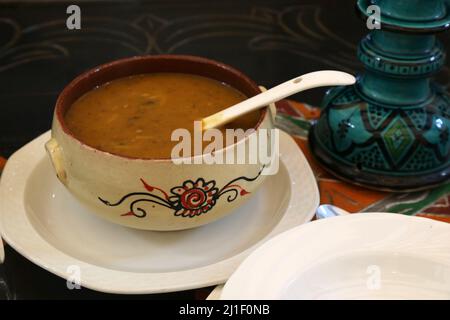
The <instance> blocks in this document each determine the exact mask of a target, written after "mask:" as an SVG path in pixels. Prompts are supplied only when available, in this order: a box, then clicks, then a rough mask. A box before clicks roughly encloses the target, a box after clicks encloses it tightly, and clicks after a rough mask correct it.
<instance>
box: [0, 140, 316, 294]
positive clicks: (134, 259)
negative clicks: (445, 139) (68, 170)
mask: <svg viewBox="0 0 450 320" xmlns="http://www.w3.org/2000/svg"><path fill="white" fill-rule="evenodd" d="M49 137H50V134H49V132H47V133H45V134H43V135H42V136H40V137H38V138H37V139H35V140H33V141H32V142H30V143H29V144H27V145H26V146H24V147H23V148H22V149H20V150H19V151H17V152H16V153H15V154H14V155H13V156H11V158H10V159H9V160H8V162H7V164H6V167H5V169H4V171H3V175H2V180H1V184H0V201H1V204H2V207H1V216H0V219H1V220H0V221H1V224H2V225H3V238H4V239H5V240H6V241H7V242H8V243H9V244H10V245H11V246H12V247H13V248H15V249H16V250H17V251H18V252H20V253H21V254H22V255H24V256H25V257H26V258H28V259H29V260H31V261H32V262H34V263H36V264H37V265H39V266H41V267H43V268H44V269H47V270H48V271H50V272H52V273H54V274H56V275H58V276H61V277H63V278H67V277H69V276H73V275H74V272H76V270H77V269H76V268H78V267H79V268H80V271H81V274H80V275H81V282H82V286H85V287H87V288H91V289H94V290H99V291H105V292H114V293H157V292H169V291H177V290H184V289H191V288H198V287H204V286H210V285H214V284H219V283H223V282H225V280H227V279H228V277H229V276H230V275H231V274H232V272H233V271H234V270H235V269H236V267H237V266H238V265H239V264H240V263H241V262H242V260H243V259H244V258H245V257H246V256H247V255H248V254H249V253H250V252H251V251H252V250H254V249H255V248H256V247H257V246H259V245H260V244H261V243H263V242H264V241H266V240H267V239H269V238H271V237H273V236H274V235H276V234H278V233H280V232H282V231H285V230H287V229H289V228H292V227H294V226H297V225H300V224H302V223H305V222H307V221H309V220H310V219H311V218H312V216H313V215H314V210H315V209H316V207H317V206H318V204H319V193H318V189H317V185H316V181H315V179H314V175H313V173H312V171H311V168H310V167H309V165H308V163H307V161H306V159H305V157H304V156H303V154H302V153H301V151H300V149H299V147H298V146H297V145H296V143H295V141H293V139H292V138H291V137H290V136H289V135H287V134H286V133H283V132H281V133H280V140H281V141H280V152H281V154H282V155H281V162H280V171H279V172H278V174H277V175H275V176H270V177H268V178H267V181H266V182H265V183H264V185H263V186H262V187H261V189H259V190H258V192H257V193H256V194H255V195H254V196H253V197H252V198H251V199H250V200H249V201H248V202H247V203H245V205H244V206H242V207H241V208H239V209H238V210H236V212H234V213H233V214H231V215H230V216H227V217H225V218H224V219H221V220H219V221H216V222H214V223H212V224H208V225H206V226H203V227H200V228H197V229H191V230H185V231H177V232H151V231H142V230H134V229H130V228H126V227H122V226H119V225H115V224H112V223H110V222H107V221H104V220H101V219H100V218H97V217H96V216H94V215H92V214H91V213H89V212H87V211H86V209H85V208H84V207H82V206H81V205H80V204H79V203H78V202H77V201H76V200H75V198H74V197H72V196H71V194H69V192H67V191H66V189H65V188H64V187H63V186H62V185H61V184H60V183H59V181H58V180H57V179H56V178H55V175H54V174H53V170H52V169H51V164H50V161H49V160H48V159H47V156H46V154H45V151H44V143H45V142H46V141H47V140H48V139H49ZM105 169H106V168H105ZM6 258H7V257H6ZM71 266H76V267H71ZM74 270H75V271H74ZM75 275H76V273H75Z"/></svg>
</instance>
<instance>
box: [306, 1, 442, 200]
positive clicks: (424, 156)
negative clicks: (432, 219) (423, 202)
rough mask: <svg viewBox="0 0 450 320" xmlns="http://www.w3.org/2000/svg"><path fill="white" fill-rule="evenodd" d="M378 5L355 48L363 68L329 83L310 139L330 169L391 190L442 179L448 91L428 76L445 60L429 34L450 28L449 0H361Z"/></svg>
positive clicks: (363, 7)
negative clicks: (346, 81) (344, 81)
mask: <svg viewBox="0 0 450 320" xmlns="http://www.w3.org/2000/svg"><path fill="white" fill-rule="evenodd" d="M371 5H377V6H378V7H379V9H380V13H381V18H380V27H381V28H380V29H374V30H373V31H371V32H370V33H369V34H368V35H367V36H366V37H365V38H364V39H363V40H362V41H361V42H360V45H359V48H358V58H359V60H360V61H361V62H362V63H363V64H364V66H365V68H366V71H365V73H364V74H361V75H359V76H358V80H357V83H356V84H355V85H354V86H352V87H336V88H333V89H331V90H330V91H329V92H328V93H327V94H326V96H325V98H324V101H323V110H322V114H321V117H320V119H319V120H318V122H317V123H316V124H315V125H314V127H313V129H312V130H311V133H310V136H309V140H310V146H311V149H312V152H313V154H314V155H315V156H316V158H317V160H318V161H319V162H320V163H321V164H323V166H324V167H325V168H326V169H328V170H329V171H330V172H331V173H333V174H335V175H337V176H339V177H341V178H342V179H344V180H348V181H351V182H354V183H357V184H362V185H365V186H369V187H373V188H377V189H387V190H392V191H405V190H415V189H423V188H429V187H432V186H435V185H437V184H440V183H442V182H444V181H448V179H449V174H450V162H449V149H450V142H449V141H450V140H449V130H450V129H449V128H450V119H449V114H450V96H449V93H448V92H446V91H445V90H444V89H442V88H440V87H439V86H438V85H437V84H436V83H434V82H433V81H431V80H430V77H431V76H432V75H433V74H434V73H435V72H437V71H438V70H439V69H440V68H441V67H442V65H443V63H444V59H445V53H444V50H443V48H442V46H441V44H440V42H439V41H438V40H437V39H436V37H435V35H434V33H436V32H439V31H445V30H446V29H448V28H449V27H450V1H447V0H378V1H377V0H372V1H370V0H359V1H358V2H357V8H358V11H359V12H360V13H361V14H362V17H364V18H365V19H367V18H368V16H369V14H368V13H367V11H368V10H367V8H368V6H371Z"/></svg>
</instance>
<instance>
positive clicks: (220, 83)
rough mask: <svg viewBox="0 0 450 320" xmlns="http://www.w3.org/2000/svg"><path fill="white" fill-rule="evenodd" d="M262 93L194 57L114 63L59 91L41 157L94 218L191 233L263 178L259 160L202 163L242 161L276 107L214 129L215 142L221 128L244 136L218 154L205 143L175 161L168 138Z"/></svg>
mask: <svg viewBox="0 0 450 320" xmlns="http://www.w3.org/2000/svg"><path fill="white" fill-rule="evenodd" d="M260 92H261V90H260V89H259V88H258V86H257V85H256V84H255V83H254V82H253V81H252V80H250V79H249V78H248V77H247V76H245V75H244V74H242V73H241V72H239V71H237V70H235V69H233V68H231V67H229V66H227V65H224V64H222V63H219V62H216V61H212V60H208V59H204V58H200V57H192V56H177V55H160V56H139V57H133V58H128V59H123V60H118V61H114V62H111V63H108V64H105V65H102V66H99V67H97V68H94V69H92V70H89V71H87V72H86V73H84V74H82V75H80V76H79V77H77V78H76V79H75V80H73V81H72V82H71V83H70V84H69V85H68V86H67V87H66V88H65V89H64V90H63V91H62V93H61V94H60V96H59V97H58V100H57V102H56V107H55V112H54V119H53V124H52V138H51V139H50V141H48V142H47V144H46V149H47V152H48V154H49V156H50V159H51V161H52V164H53V167H54V169H55V171H56V174H57V177H58V178H59V180H60V181H61V182H62V183H63V184H64V185H65V186H66V188H67V189H68V190H69V191H70V192H71V193H72V194H73V195H74V196H75V197H76V198H77V199H79V200H80V202H81V203H83V204H84V205H86V206H88V207H89V209H90V211H91V212H93V213H95V214H97V215H99V216H101V217H102V218H105V219H107V220H109V221H111V222H114V223H117V224H121V225H124V226H127V227H132V228H138V229H146V230H161V231H169V230H182V229H189V228H194V227H198V226H201V225H204V224H207V223H209V222H212V221H215V220H217V219H219V218H221V217H223V216H225V215H227V214H229V213H230V212H232V211H233V209H235V208H237V207H239V206H240V205H242V203H243V202H244V201H246V200H248V199H249V198H250V197H251V195H252V194H253V193H254V192H255V191H256V190H257V188H258V187H259V186H260V185H261V183H262V182H263V180H264V178H265V176H264V174H262V170H263V168H264V165H263V163H262V162H261V161H259V159H258V161H255V162H249V161H244V162H242V163H241V162H238V163H236V162H234V163H229V164H225V163H220V162H217V161H215V162H214V161H213V162H211V161H210V162H207V161H204V157H205V156H208V155H209V156H211V154H213V155H214V157H216V159H223V158H224V157H225V156H224V157H220V156H221V155H225V154H227V155H229V154H231V155H235V154H236V153H237V152H239V151H238V149H239V147H243V148H242V149H240V150H244V152H245V155H244V156H245V159H248V158H249V155H248V153H249V152H250V151H251V148H250V147H249V144H250V141H251V139H252V137H253V136H254V135H258V134H259V133H261V131H262V129H271V128H273V118H274V107H273V106H272V107H268V108H264V109H262V110H260V111H257V112H254V113H251V114H248V115H246V116H244V117H241V118H240V119H238V120H236V121H234V122H232V123H230V124H228V125H227V126H225V127H224V128H219V129H218V130H220V131H219V133H223V135H222V136H223V137H226V136H227V135H226V134H225V132H226V130H227V129H243V130H247V131H246V132H247V133H248V134H246V135H244V136H242V137H241V138H233V140H232V141H229V140H228V139H227V140H226V141H225V138H224V141H221V144H219V145H222V146H223V147H221V148H216V149H214V151H212V152H210V153H209V154H208V153H206V152H205V150H206V149H204V147H205V145H207V144H208V142H204V141H201V142H200V150H198V148H195V147H194V144H196V143H195V141H194V142H193V143H191V144H188V146H189V147H188V148H187V149H188V150H187V151H189V152H188V154H187V155H186V154H181V155H180V154H178V156H177V157H174V150H175V149H176V147H177V145H178V146H179V145H180V140H177V139H173V133H174V132H176V130H180V129H181V130H183V132H184V133H188V134H189V135H190V136H191V137H195V134H196V133H195V132H194V127H195V126H194V121H196V120H201V119H202V118H203V117H206V116H209V115H211V114H214V113H216V112H218V111H220V110H222V109H224V108H227V107H229V106H231V105H233V104H236V103H238V102H240V101H242V100H244V99H246V98H247V97H250V96H253V95H256V94H258V93H260ZM267 132H269V131H267ZM268 136H269V138H268V139H269V140H270V139H273V136H271V135H268ZM258 147H259V145H258ZM183 150H184V151H186V148H185V149H183ZM199 151H200V152H199ZM253 151H254V150H253ZM175 159H176V160H178V161H174V160H175ZM186 160H188V161H186ZM197 160H198V161H197Z"/></svg>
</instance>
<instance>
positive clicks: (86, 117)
mask: <svg viewBox="0 0 450 320" xmlns="http://www.w3.org/2000/svg"><path fill="white" fill-rule="evenodd" d="M244 99H246V97H245V96H244V95H243V94H242V93H241V92H239V91H237V90H236V89H234V88H231V87H229V86H227V85H225V84H223V83H220V82H218V81H215V80H212V79H208V78H205V77H201V76H196V75H190V74H181V73H154V74H142V75H136V76H130V77H126V78H121V79H117V80H114V81H111V82H109V83H106V84H104V85H102V86H100V87H98V88H95V89H93V90H91V91H89V92H87V93H86V94H84V95H83V96H82V97H80V98H79V99H78V100H77V101H75V103H74V104H73V105H72V106H71V107H70V108H69V110H68V111H67V112H66V114H65V121H66V123H67V126H68V128H69V130H70V131H71V132H72V133H73V134H74V136H75V137H77V138H78V139H79V140H81V141H83V142H84V143H86V144H88V145H90V146H92V147H94V148H97V149H100V150H103V151H107V152H110V153H114V154H118V155H123V156H128V157H136V158H170V155H171V150H172V148H173V147H174V146H175V145H176V144H177V143H178V142H176V141H175V142H172V141H171V140H170V137H171V134H172V132H173V131H174V130H175V129H178V128H185V129H188V130H189V131H190V132H191V135H192V131H193V122H194V121H195V120H197V121H198V120H200V119H202V118H204V117H206V116H209V115H211V114H214V113H216V112H218V111H220V110H223V109H225V108H227V107H229V106H231V105H233V104H236V103H238V102H240V101H242V100H244ZM259 114H260V113H259V112H256V113H253V114H249V115H247V116H244V117H242V118H240V119H238V120H236V121H235V122H233V123H231V124H229V125H227V126H226V128H242V129H248V128H252V127H254V126H255V125H256V123H257V121H258V118H259ZM222 130H224V129H222Z"/></svg>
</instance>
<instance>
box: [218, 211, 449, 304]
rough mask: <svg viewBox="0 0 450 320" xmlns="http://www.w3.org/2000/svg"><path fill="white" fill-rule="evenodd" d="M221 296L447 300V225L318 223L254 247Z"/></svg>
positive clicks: (381, 218)
mask: <svg viewBox="0 0 450 320" xmlns="http://www.w3.org/2000/svg"><path fill="white" fill-rule="evenodd" d="M221 299H450V225H448V224H446V223H443V222H438V221H434V220H430V219H425V218H419V217H410V216H403V215H398V214H392V213H361V214H354V215H348V216H342V217H334V218H329V219H325V220H318V221H314V222H312V223H308V224H306V225H303V226H300V227H296V228H294V229H292V230H289V231H286V232H284V233H283V234H280V235H278V236H277V237H275V238H273V239H271V240H270V241H268V242H266V243H265V244H264V245H262V246H261V247H260V248H258V249H257V250H255V251H254V252H253V253H252V254H251V255H250V256H249V257H248V258H247V259H246V260H245V261H244V262H243V263H242V264H241V266H240V267H239V268H238V269H237V270H236V272H235V273H234V274H233V275H232V276H231V277H230V279H229V280H228V281H227V283H226V284H225V287H224V289H223V291H222V293H221Z"/></svg>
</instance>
